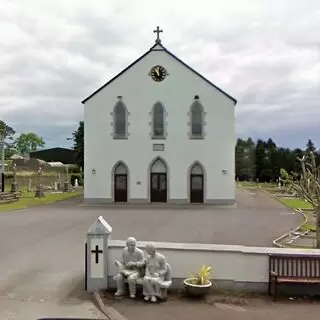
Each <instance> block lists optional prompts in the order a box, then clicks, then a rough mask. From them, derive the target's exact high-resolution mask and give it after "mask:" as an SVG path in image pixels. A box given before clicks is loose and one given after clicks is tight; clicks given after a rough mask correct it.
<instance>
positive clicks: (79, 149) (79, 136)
mask: <svg viewBox="0 0 320 320" xmlns="http://www.w3.org/2000/svg"><path fill="white" fill-rule="evenodd" d="M72 136H73V149H74V150H75V151H76V158H77V164H78V165H79V166H80V168H83V163H84V122H83V121H80V122H79V127H78V129H77V130H75V131H73V133H72Z"/></svg>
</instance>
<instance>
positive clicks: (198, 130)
mask: <svg viewBox="0 0 320 320" xmlns="http://www.w3.org/2000/svg"><path fill="white" fill-rule="evenodd" d="M190 113H191V138H202V137H203V116H204V115H203V107H202V105H201V103H200V102H199V101H195V102H194V103H193V104H192V106H191V110H190Z"/></svg>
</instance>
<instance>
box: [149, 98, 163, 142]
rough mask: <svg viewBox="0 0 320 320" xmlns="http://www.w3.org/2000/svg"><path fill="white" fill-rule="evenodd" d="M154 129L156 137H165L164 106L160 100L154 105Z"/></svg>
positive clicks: (153, 133) (153, 132)
mask: <svg viewBox="0 0 320 320" xmlns="http://www.w3.org/2000/svg"><path fill="white" fill-rule="evenodd" d="M152 129H153V130H152V136H153V137H154V138H164V135H165V134H164V108H163V106H162V104H161V103H160V102H157V103H156V104H155V105H154V106H153V112H152Z"/></svg>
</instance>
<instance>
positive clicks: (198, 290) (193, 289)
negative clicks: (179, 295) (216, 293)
mask: <svg viewBox="0 0 320 320" xmlns="http://www.w3.org/2000/svg"><path fill="white" fill-rule="evenodd" d="M193 279H194V278H188V279H185V280H184V281H183V283H184V288H185V291H186V294H187V295H189V296H192V297H203V296H205V295H207V294H208V293H209V292H210V290H211V287H212V282H211V281H210V280H208V283H207V284H203V285H199V284H193V283H190V281H192V280H193Z"/></svg>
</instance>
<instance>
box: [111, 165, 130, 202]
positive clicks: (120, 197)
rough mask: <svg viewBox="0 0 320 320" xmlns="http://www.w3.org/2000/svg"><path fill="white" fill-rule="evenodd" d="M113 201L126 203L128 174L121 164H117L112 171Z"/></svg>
mask: <svg viewBox="0 0 320 320" xmlns="http://www.w3.org/2000/svg"><path fill="white" fill-rule="evenodd" d="M114 201H115V202H127V201H128V174H127V168H126V167H125V166H124V165H123V164H119V165H118V166H117V167H116V169H115V171H114Z"/></svg>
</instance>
